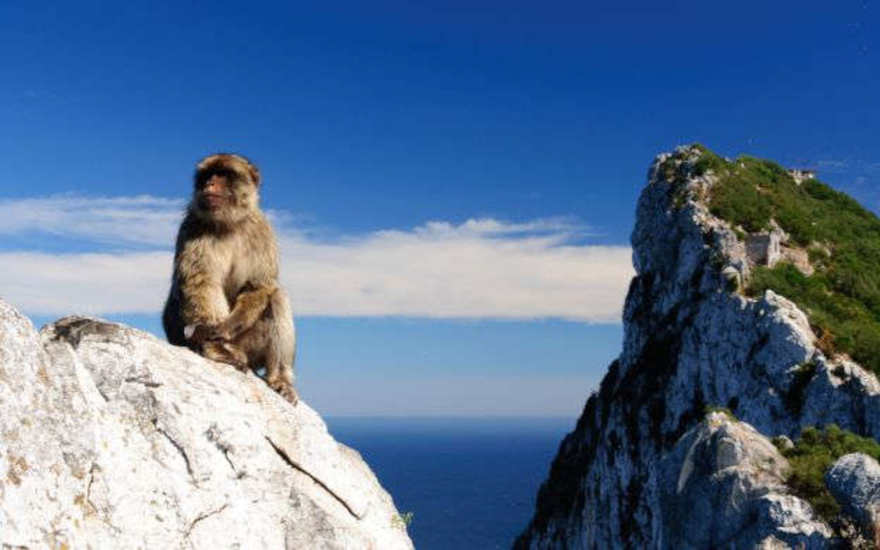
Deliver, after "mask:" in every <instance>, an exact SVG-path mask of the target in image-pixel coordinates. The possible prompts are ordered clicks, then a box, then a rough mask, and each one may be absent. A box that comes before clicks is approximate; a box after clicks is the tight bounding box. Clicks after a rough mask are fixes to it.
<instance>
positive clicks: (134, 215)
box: [0, 195, 184, 246]
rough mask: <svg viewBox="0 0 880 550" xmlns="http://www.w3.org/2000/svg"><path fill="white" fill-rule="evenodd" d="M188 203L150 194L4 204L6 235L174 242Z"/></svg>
mask: <svg viewBox="0 0 880 550" xmlns="http://www.w3.org/2000/svg"><path fill="white" fill-rule="evenodd" d="M183 205H184V201H182V200H177V199H165V198H160V197H153V196H149V195H138V196H133V197H105V198H89V197H82V196H78V195H52V196H49V197H38V198H27V199H3V200H0V235H4V234H5V235H16V234H45V235H60V236H64V237H73V238H79V239H83V240H85V241H90V242H98V243H107V244H114V245H131V244H144V245H153V246H167V245H168V243H173V242H174V232H175V227H176V225H177V224H178V223H180V219H181V213H182V211H183Z"/></svg>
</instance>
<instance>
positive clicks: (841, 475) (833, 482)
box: [825, 453, 880, 548]
mask: <svg viewBox="0 0 880 550" xmlns="http://www.w3.org/2000/svg"><path fill="white" fill-rule="evenodd" d="M825 481H826V484H827V485H828V489H829V490H830V491H831V494H832V495H834V498H836V499H837V501H838V502H840V504H841V505H842V506H843V509H844V511H845V512H846V513H847V514H849V516H850V517H851V518H852V519H853V520H855V521H856V523H857V524H858V525H859V526H860V527H861V528H862V529H863V530H864V531H865V533H866V534H867V536H868V538H869V540H870V541H871V542H872V543H873V544H874V545H875V547H876V548H880V464H877V461H876V460H874V459H873V458H871V457H869V456H866V455H864V454H861V453H851V454H848V455H844V456H842V457H840V458H839V459H838V460H837V462H835V463H834V465H833V466H832V467H831V469H830V470H828V473H827V474H825Z"/></svg>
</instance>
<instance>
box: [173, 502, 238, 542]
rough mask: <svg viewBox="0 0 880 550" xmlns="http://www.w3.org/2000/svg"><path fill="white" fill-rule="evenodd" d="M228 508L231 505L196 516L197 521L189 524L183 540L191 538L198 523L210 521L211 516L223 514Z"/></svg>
mask: <svg viewBox="0 0 880 550" xmlns="http://www.w3.org/2000/svg"><path fill="white" fill-rule="evenodd" d="M228 507H229V504H228V503H227V504H224V505H223V506H221V507H220V508H217V509H216V510H208V511H207V512H204V513H201V514H199V515H198V516H196V519H194V520H192V523H190V524H189V527H187V528H186V531H185V532H184V533H183V538H189V536H190V534H192V531H193V529H195V526H196V524H197V523H199V522H200V521H202V520H205V519H208V518H209V517H211V516H216V515H217V514H219V513H220V512H222V511H223V510H225V509H227V508H228Z"/></svg>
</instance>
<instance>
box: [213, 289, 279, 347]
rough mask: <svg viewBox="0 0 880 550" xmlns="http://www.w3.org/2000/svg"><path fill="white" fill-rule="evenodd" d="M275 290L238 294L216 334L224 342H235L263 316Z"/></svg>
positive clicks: (247, 291) (255, 290)
mask: <svg viewBox="0 0 880 550" xmlns="http://www.w3.org/2000/svg"><path fill="white" fill-rule="evenodd" d="M277 290H278V289H277V287H275V286H265V287H260V288H257V289H254V290H245V291H243V292H241V293H239V295H238V296H237V297H236V298H235V304H234V305H233V306H232V311H230V312H229V315H228V316H227V317H226V318H225V319H224V320H223V321H222V322H221V323H219V324H218V325H217V327H216V333H217V334H218V335H219V336H220V337H221V338H223V339H225V340H230V341H234V340H236V339H237V338H238V337H239V335H241V334H242V333H244V332H247V331H248V330H250V328H251V327H253V326H254V323H256V322H257V320H258V319H260V317H261V316H263V315H264V314H265V312H266V310H267V308H269V307H270V306H271V300H272V295H273V293H275V292H276V291H277Z"/></svg>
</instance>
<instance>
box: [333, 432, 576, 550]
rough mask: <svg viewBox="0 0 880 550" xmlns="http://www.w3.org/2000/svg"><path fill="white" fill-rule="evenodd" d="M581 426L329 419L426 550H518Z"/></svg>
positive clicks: (417, 545)
mask: <svg viewBox="0 0 880 550" xmlns="http://www.w3.org/2000/svg"><path fill="white" fill-rule="evenodd" d="M576 420H577V419H575V418H458V417H455V418H384V417H383V418H375V417H368V418H361V417H358V418H354V417H330V418H326V421H327V425H328V427H329V429H330V432H331V433H332V434H333V436H334V437H335V438H336V439H337V440H338V441H340V442H342V443H345V444H346V445H348V446H349V447H353V448H354V449H356V450H357V451H359V452H360V453H361V455H362V456H363V457H364V460H366V462H367V464H369V465H370V467H371V468H372V470H373V472H374V473H375V474H376V476H377V477H378V478H379V482H380V483H381V484H382V486H383V487H385V489H386V490H387V491H388V492H389V493H391V496H392V497H393V498H394V504H395V505H396V506H397V510H398V511H399V512H400V513H401V515H403V516H407V515H409V513H411V514H412V519H411V521H410V524H409V527H408V531H409V534H410V537H411V538H412V540H413V543H414V544H415V547H416V548H417V549H419V550H459V549H461V550H470V549H474V550H487V549H492V548H510V547H511V545H512V544H513V541H514V539H515V538H516V537H517V535H519V534H520V533H521V532H522V531H523V529H525V527H526V526H527V525H528V522H529V519H530V518H531V516H532V513H533V511H534V506H535V497H536V495H537V493H538V487H540V485H541V482H542V481H543V480H544V479H545V478H546V477H547V474H548V472H549V470H550V463H551V462H552V460H553V457H554V456H555V455H556V451H557V449H558V448H559V443H560V442H561V441H562V438H563V437H564V436H565V434H566V433H568V432H569V431H571V430H572V429H573V428H574V425H575V422H576Z"/></svg>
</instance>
